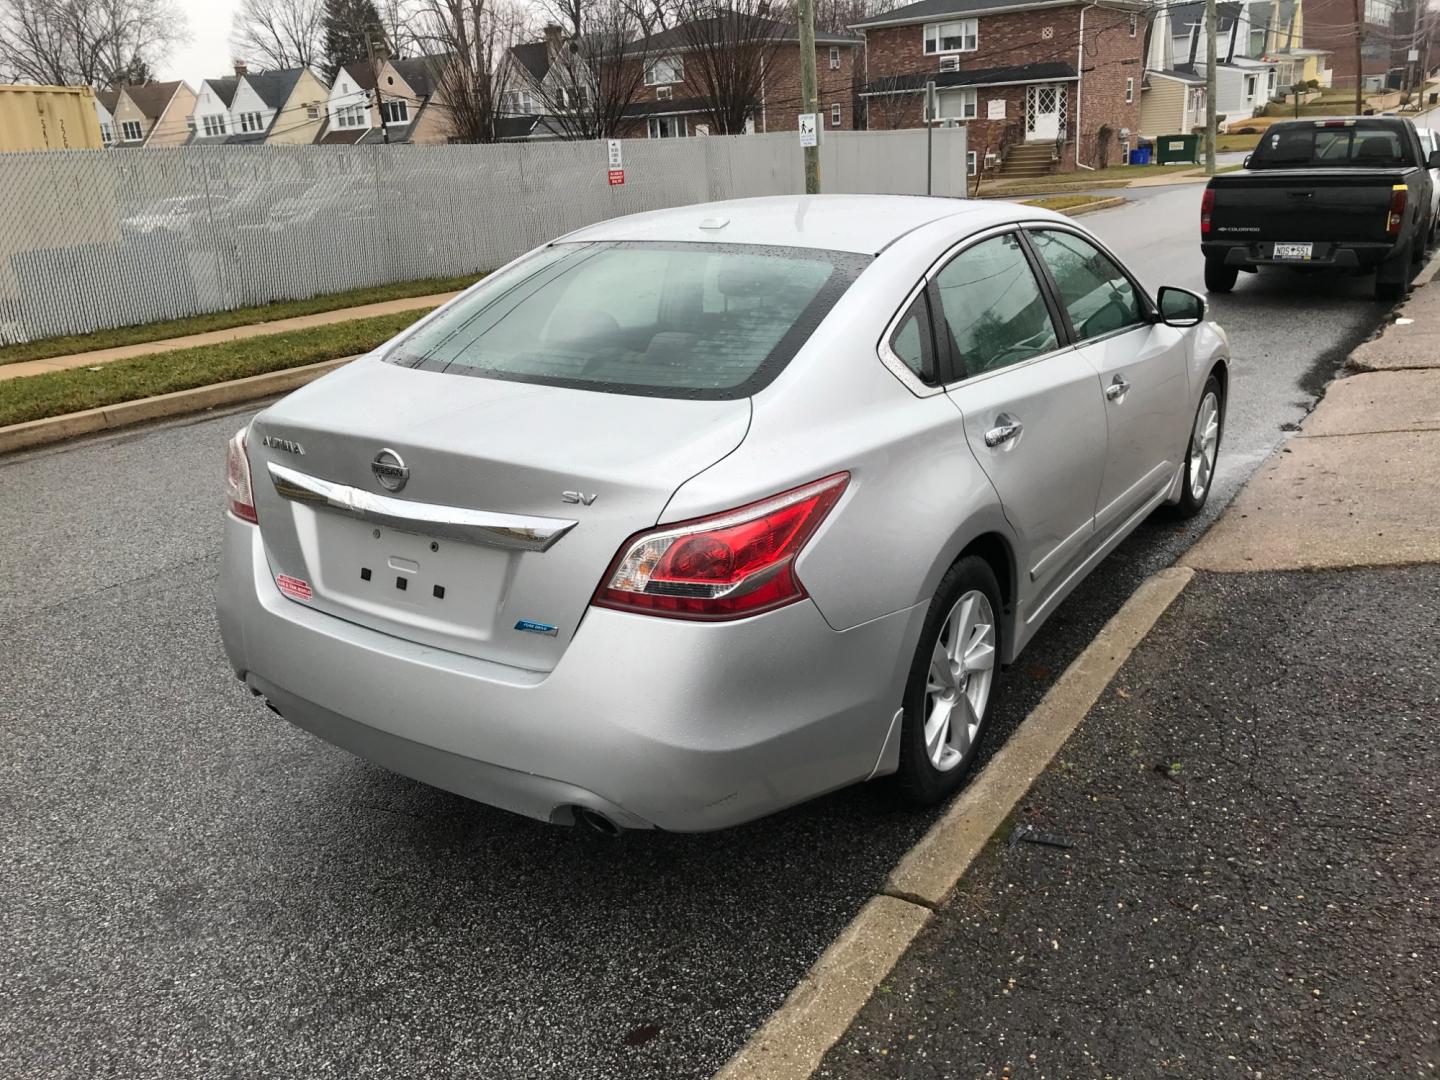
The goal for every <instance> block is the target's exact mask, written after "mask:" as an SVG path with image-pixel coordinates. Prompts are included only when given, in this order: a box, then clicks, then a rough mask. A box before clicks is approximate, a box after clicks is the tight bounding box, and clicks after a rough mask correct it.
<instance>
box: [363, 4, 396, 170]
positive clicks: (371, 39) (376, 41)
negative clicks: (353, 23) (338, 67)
mask: <svg viewBox="0 0 1440 1080" xmlns="http://www.w3.org/2000/svg"><path fill="white" fill-rule="evenodd" d="M365 45H366V47H367V48H368V50H369V52H370V72H371V76H372V78H374V80H375V111H376V112H377V113H379V114H380V138H382V139H384V140H385V145H386V146H389V145H390V125H388V124H387V123H385V99H384V97H382V96H381V94H380V65H381V64H382V63H384V56H383V55H382V54H384V53H385V52H386V49H385V30H384V28H383V27H381V26H377V25H376V24H375V23H371V24H370V25H369V26H367V27H365Z"/></svg>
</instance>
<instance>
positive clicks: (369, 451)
mask: <svg viewBox="0 0 1440 1080" xmlns="http://www.w3.org/2000/svg"><path fill="white" fill-rule="evenodd" d="M322 385H323V389H322ZM749 421H750V403H749V399H748V398H739V399H735V400H721V401H715V400H708V401H707V400H695V399H689V398H664V397H653V396H639V395H627V394H618V393H601V392H594V391H586V390H577V389H569V388H562V387H554V386H542V385H536V384H532V383H523V382H514V381H506V380H496V379H489V378H480V377H473V376H466V375H458V374H449V373H438V372H428V371H416V370H412V369H409V368H404V367H399V366H396V365H392V364H386V363H382V362H379V361H377V360H361V361H357V362H356V363H354V364H351V365H349V366H348V367H346V368H343V369H341V370H340V371H338V372H336V373H334V374H332V375H330V376H328V377H327V378H326V379H324V380H322V382H321V383H315V384H312V385H311V386H309V387H306V388H305V389H302V390H300V391H298V392H296V393H295V394H293V395H291V396H290V397H288V398H286V399H285V400H283V401H281V402H279V403H277V404H276V405H274V406H272V407H271V408H270V409H268V410H266V411H265V412H263V413H261V414H260V415H259V416H258V417H257V418H256V420H255V422H254V425H253V426H252V428H251V430H250V434H249V442H248V445H249V455H250V463H251V473H252V476H253V478H254V488H255V500H256V511H257V513H258V516H259V519H260V531H261V536H262V538H263V540H264V544H265V551H266V556H267V559H268V560H269V564H270V569H271V571H272V572H273V573H274V575H275V576H276V579H277V582H278V583H279V585H280V587H281V591H282V592H286V593H287V594H288V595H290V596H291V598H292V599H296V600H297V601H298V602H302V603H305V604H307V605H308V606H311V607H314V608H317V609H319V610H321V611H325V612H328V613H330V614H332V615H335V616H338V617H340V618H343V619H347V620H349V621H351V622H355V623H359V624H361V625H364V626H368V627H370V628H372V629H375V630H378V631H381V632H383V633H388V634H393V635H395V636H398V637H402V638H406V639H408V640H412V641H417V642H421V643H424V644H428V645H433V646H435V647H437V648H442V649H446V650H449V651H453V652H458V653H463V654H465V655H468V656H473V657H477V658H482V659H486V660H493V661H496V662H499V663H504V664H508V665H513V666H517V667H522V668H526V669H529V670H534V671H548V670H550V669H551V668H553V667H554V666H555V664H556V663H557V662H558V660H559V658H560V656H561V655H562V654H563V652H564V650H565V647H566V645H567V644H568V643H569V641H570V639H571V637H572V635H573V634H574V632H575V629H576V627H577V626H578V624H579V622H580V619H581V617H582V616H583V615H584V612H585V609H586V607H587V605H588V604H589V601H590V598H591V596H592V594H593V593H594V590H595V587H596V586H597V584H598V583H599V581H600V579H601V577H602V576H603V574H604V572H605V570H606V569H607V567H608V566H609V564H610V562H611V560H612V559H613V558H614V557H615V554H616V552H617V551H618V550H619V548H620V546H621V544H622V543H623V541H624V540H625V539H626V538H627V537H629V536H630V535H631V534H632V533H634V532H636V531H638V530H640V529H644V528H647V527H649V526H651V525H653V524H654V523H655V522H656V521H657V520H658V519H659V516H660V514H661V511H662V510H663V509H664V507H665V504H666V503H667V502H668V501H669V499H670V496H671V495H672V494H673V493H674V491H675V489H676V488H678V487H679V486H680V484H682V483H683V482H684V481H685V480H687V479H689V478H690V477H692V476H694V475H695V474H696V473H699V472H701V471H703V470H704V469H706V468H708V467H709V466H710V465H712V464H714V463H715V462H716V461H718V460H719V459H720V458H722V457H724V456H725V455H726V454H728V453H730V452H731V451H732V450H733V449H735V447H736V446H738V445H739V444H740V442H741V440H742V439H743V438H744V436H745V432H746V430H747V428H748V426H749ZM382 451H386V452H387V453H386V455H385V456H384V457H383V459H382V463H381V468H379V469H378V470H377V468H375V461H376V458H377V456H379V455H381V453H382ZM402 467H403V469H404V470H407V472H406V475H405V478H404V481H403V485H398V490H389V489H387V487H386V486H385V484H384V483H382V481H384V480H388V481H389V482H390V484H391V486H397V482H398V481H399V475H400V470H401V468H402ZM282 578H283V579H284V580H283V581H282V580H281V579H282ZM295 583H298V584H295Z"/></svg>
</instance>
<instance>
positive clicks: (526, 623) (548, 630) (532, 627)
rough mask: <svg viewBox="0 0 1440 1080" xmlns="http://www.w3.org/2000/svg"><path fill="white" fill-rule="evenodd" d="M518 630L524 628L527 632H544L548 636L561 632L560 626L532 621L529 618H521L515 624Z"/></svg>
mask: <svg viewBox="0 0 1440 1080" xmlns="http://www.w3.org/2000/svg"><path fill="white" fill-rule="evenodd" d="M515 629H516V630H524V631H525V632H526V633H527V634H544V635H546V636H547V637H554V636H555V635H556V634H558V633H560V628H559V627H558V626H551V625H550V624H549V623H543V622H531V621H530V620H529V619H521V620H520V621H519V622H517V623H516V624H515Z"/></svg>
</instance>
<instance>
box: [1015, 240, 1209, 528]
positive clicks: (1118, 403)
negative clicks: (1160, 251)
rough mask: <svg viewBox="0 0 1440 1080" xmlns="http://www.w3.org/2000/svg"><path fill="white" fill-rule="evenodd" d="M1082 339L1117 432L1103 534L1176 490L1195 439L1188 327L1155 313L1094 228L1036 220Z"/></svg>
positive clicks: (1102, 512) (1040, 247) (1038, 243)
mask: <svg viewBox="0 0 1440 1080" xmlns="http://www.w3.org/2000/svg"><path fill="white" fill-rule="evenodd" d="M1030 241H1031V243H1032V244H1034V246H1035V250H1036V251H1037V252H1038V253H1039V255H1040V259H1041V261H1042V262H1043V263H1044V264H1045V266H1046V268H1047V269H1048V270H1049V271H1050V276H1051V278H1052V279H1053V280H1054V282H1055V293H1056V297H1057V299H1058V300H1059V301H1060V304H1061V306H1062V308H1063V309H1064V314H1065V317H1066V318H1067V319H1068V320H1069V322H1070V324H1071V326H1072V328H1073V336H1074V340H1075V342H1076V343H1077V344H1078V345H1079V346H1080V352H1081V353H1082V354H1083V355H1084V356H1085V357H1086V359H1087V360H1089V362H1090V366H1091V367H1092V368H1093V369H1094V370H1096V371H1098V372H1099V373H1100V383H1101V387H1102V389H1103V391H1104V395H1105V416H1106V427H1107V430H1108V432H1109V440H1108V451H1107V453H1106V462H1105V478H1104V481H1103V483H1102V484H1101V486H1100V497H1099V499H1098V500H1096V503H1095V533H1096V538H1097V539H1098V540H1100V541H1101V542H1103V541H1104V539H1105V537H1106V536H1107V535H1108V534H1109V533H1110V532H1111V531H1112V530H1114V529H1116V528H1119V527H1121V526H1122V525H1124V524H1125V522H1127V521H1129V520H1130V519H1131V518H1132V517H1133V516H1134V515H1135V514H1136V513H1137V512H1139V511H1140V510H1142V509H1143V508H1144V507H1145V506H1146V504H1147V503H1151V502H1153V501H1154V500H1155V499H1156V498H1158V497H1159V495H1160V494H1161V493H1162V492H1164V491H1166V490H1168V489H1169V487H1170V483H1171V481H1172V480H1174V478H1175V472H1176V470H1177V469H1178V468H1179V465H1180V460H1181V456H1182V455H1183V453H1184V450H1185V447H1186V446H1187V445H1188V443H1187V441H1186V440H1187V438H1188V436H1189V433H1190V427H1189V423H1188V421H1189V415H1188V410H1189V405H1188V401H1189V398H1190V395H1189V391H1188V386H1189V374H1188V368H1187V363H1186V355H1185V354H1186V346H1185V335H1184V334H1183V333H1182V332H1181V331H1179V330H1176V329H1174V328H1173V327H1169V326H1166V325H1164V324H1163V323H1158V322H1155V321H1154V320H1152V319H1151V317H1150V306H1149V303H1148V302H1147V301H1146V300H1145V299H1143V298H1142V297H1141V295H1140V290H1139V289H1138V288H1136V286H1135V283H1134V282H1133V281H1131V280H1130V278H1129V276H1128V275H1126V273H1125V271H1124V270H1122V269H1120V267H1119V266H1118V265H1117V264H1116V263H1115V261H1114V260H1113V259H1111V258H1110V257H1109V256H1108V255H1107V254H1106V253H1105V252H1103V251H1101V250H1100V249H1099V248H1098V247H1096V246H1095V245H1094V244H1093V243H1091V242H1090V241H1089V240H1088V239H1087V238H1086V237H1083V236H1080V235H1079V234H1077V233H1073V232H1070V231H1069V230H1067V229H1063V228H1054V229H1050V228H1032V229H1031V230H1030Z"/></svg>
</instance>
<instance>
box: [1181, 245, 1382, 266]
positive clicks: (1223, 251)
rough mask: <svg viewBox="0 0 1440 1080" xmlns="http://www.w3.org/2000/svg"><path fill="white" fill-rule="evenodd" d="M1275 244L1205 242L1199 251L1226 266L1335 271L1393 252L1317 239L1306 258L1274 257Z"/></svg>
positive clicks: (1376, 260) (1378, 261) (1375, 261)
mask: <svg viewBox="0 0 1440 1080" xmlns="http://www.w3.org/2000/svg"><path fill="white" fill-rule="evenodd" d="M1274 247H1275V245H1274V244H1273V243H1272V242H1270V241H1263V242H1256V243H1246V244H1234V243H1228V242H1223V241H1222V242H1216V241H1207V242H1205V243H1202V244H1201V245H1200V250H1201V251H1202V252H1203V253H1204V255H1205V258H1207V259H1218V260H1220V261H1221V262H1223V263H1224V264H1225V265H1226V266H1250V267H1254V266H1309V267H1324V268H1327V269H1335V270H1361V269H1369V268H1373V267H1376V266H1379V265H1380V264H1381V263H1383V262H1384V261H1385V260H1386V259H1388V258H1390V257H1391V256H1392V255H1394V254H1395V252H1396V250H1397V245H1395V244H1370V243H1365V244H1358V243H1357V244H1331V243H1323V242H1320V241H1317V242H1316V243H1315V253H1314V255H1313V256H1312V257H1311V258H1309V259H1306V260H1303V261H1300V260H1296V259H1276V258H1274V257H1273V256H1272V254H1271V253H1272V251H1273V250H1274Z"/></svg>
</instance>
